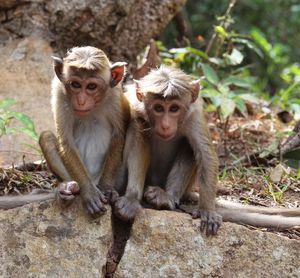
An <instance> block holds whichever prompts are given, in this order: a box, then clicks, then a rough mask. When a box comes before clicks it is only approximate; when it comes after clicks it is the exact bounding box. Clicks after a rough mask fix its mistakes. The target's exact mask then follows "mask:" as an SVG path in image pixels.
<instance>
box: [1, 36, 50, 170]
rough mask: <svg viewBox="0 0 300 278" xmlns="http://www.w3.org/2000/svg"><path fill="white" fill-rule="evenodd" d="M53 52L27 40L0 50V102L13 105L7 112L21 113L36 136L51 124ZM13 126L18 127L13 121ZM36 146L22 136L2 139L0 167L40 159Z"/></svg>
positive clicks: (40, 42) (34, 40) (39, 42)
mask: <svg viewBox="0 0 300 278" xmlns="http://www.w3.org/2000/svg"><path fill="white" fill-rule="evenodd" d="M51 55H53V51H52V49H51V47H50V46H49V44H48V42H46V41H45V40H43V39H37V38H34V37H28V38H26V39H21V40H14V41H12V42H9V43H7V44H6V46H2V47H1V46H0V60H1V79H0V100H2V99H4V98H12V99H14V100H15V101H16V104H15V105H13V106H12V107H11V108H10V110H11V111H18V112H23V113H25V114H26V115H28V116H29V117H30V118H31V119H32V120H33V121H34V123H35V127H36V130H37V133H40V132H41V131H43V130H46V129H50V130H52V131H54V121H53V116H52V112H51V107H50V84H51V79H52V77H53V74H54V73H53V69H52V58H51ZM11 124H12V126H14V125H17V123H16V122H15V121H13V122H12V123H11ZM38 150H39V147H38V144H37V142H35V141H34V140H32V139H31V138H30V137H28V136H27V135H24V134H22V133H21V134H20V133H17V134H11V135H4V136H2V137H1V144H0V153H1V155H0V156H1V159H0V166H1V165H2V166H3V165H11V163H15V164H20V163H22V161H23V155H24V153H25V156H26V157H25V161H26V162H29V161H34V160H39V159H41V155H40V153H39V152H38Z"/></svg>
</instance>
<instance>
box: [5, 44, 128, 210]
mask: <svg viewBox="0 0 300 278" xmlns="http://www.w3.org/2000/svg"><path fill="white" fill-rule="evenodd" d="M125 66H126V63H122V62H119V63H115V64H111V63H110V61H109V60H108V58H107V56H106V55H105V53H104V52H103V51H102V50H100V49H97V48H95V47H91V46H86V47H74V48H72V49H71V50H69V51H68V52H67V55H66V57H65V58H64V59H63V60H62V59H60V58H57V57H54V70H55V74H56V76H55V78H54V79H53V82H52V91H51V94H52V100H51V104H52V110H53V114H54V121H55V126H56V132H57V136H55V135H54V134H53V133H52V132H51V131H44V132H42V133H41V135H40V140H39V143H40V146H41V149H42V151H43V154H44V156H45V159H46V161H47V163H48V165H49V168H50V169H51V171H52V172H53V173H54V174H55V175H56V176H57V177H58V178H59V179H60V180H62V181H64V182H69V181H75V182H76V183H77V184H78V186H79V188H80V196H81V199H82V201H83V205H84V207H85V208H86V209H87V211H88V212H89V213H90V214H92V215H94V214H102V213H104V212H105V211H106V208H105V204H106V203H107V198H106V196H105V192H109V191H111V190H112V189H113V187H114V185H115V184H114V183H115V176H116V174H117V172H118V171H119V169H120V167H121V163H122V155H123V147H124V144H125V135H126V129H127V126H128V124H129V121H130V107H129V103H128V101H127V99H126V97H125V96H124V94H123V91H122V88H121V84H120V81H121V80H122V79H123V76H124V73H125ZM64 184H68V183H64ZM72 184H74V183H73V182H72ZM58 192H59V194H58V196H59V198H61V199H63V200H64V199H65V200H69V199H72V192H73V191H72V190H71V191H70V190H68V188H67V187H66V186H64V185H63V186H59V189H58ZM0 206H1V199H0Z"/></svg>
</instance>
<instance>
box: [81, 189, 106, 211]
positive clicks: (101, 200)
mask: <svg viewBox="0 0 300 278" xmlns="http://www.w3.org/2000/svg"><path fill="white" fill-rule="evenodd" d="M84 189H85V190H84V191H83V190H81V196H82V202H83V206H84V207H85V208H86V210H87V212H88V213H89V214H90V215H91V216H95V217H96V216H99V215H103V214H104V213H105V212H106V210H107V209H106V207H105V205H106V204H107V203H108V201H107V199H106V197H105V195H104V194H103V193H102V192H101V191H100V190H99V189H98V188H97V187H96V186H94V185H92V184H91V185H89V186H87V187H86V188H84Z"/></svg>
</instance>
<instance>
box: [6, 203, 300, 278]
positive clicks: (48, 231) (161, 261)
mask: <svg viewBox="0 0 300 278" xmlns="http://www.w3.org/2000/svg"><path fill="white" fill-rule="evenodd" d="M198 225H199V221H198V220H192V219H191V217H190V216H189V215H186V214H183V213H177V212H167V211H154V210H149V209H144V210H142V211H141V212H140V213H139V215H138V217H137V219H136V221H135V223H134V225H133V228H132V233H131V237H130V239H129V241H128V242H127V246H126V248H125V253H124V255H123V258H122V259H121V262H120V264H119V267H118V269H117V271H116V273H115V276H114V277H119V278H120V277H124V278H125V277H126V278H128V277H129V278H130V277H134V278H138V277H143V278H144V277H145V278H147V277H149V278H150V277H151V278H152V277H153V278H155V277H278V278H279V277H280V278H281V277H300V241H296V240H290V239H288V238H285V237H280V236H277V235H275V234H272V233H267V232H260V231H256V230H250V229H248V228H245V227H243V226H239V225H235V224H230V223H224V225H223V226H222V227H221V229H220V231H219V233H218V235H217V236H215V237H209V238H208V237H206V236H204V235H202V234H201V233H199V231H198ZM111 238H112V231H111V220H110V213H109V212H108V213H107V214H106V215H104V216H102V217H101V218H98V219H94V220H92V219H90V218H89V217H88V216H87V215H85V214H84V213H83V211H82V208H81V207H80V206H79V205H76V204H75V205H74V206H72V207H70V208H69V209H67V210H65V211H63V212H62V211H61V209H60V207H56V206H53V205H52V203H51V202H46V203H43V204H35V205H27V206H25V207H22V208H17V209H13V210H9V211H1V212H0V245H1V252H0V261H1V265H0V276H1V277H4V278H6V277H7V278H8V277H101V276H102V275H103V273H102V266H103V265H104V264H105V262H106V255H107V252H108V248H109V245H110V243H111Z"/></svg>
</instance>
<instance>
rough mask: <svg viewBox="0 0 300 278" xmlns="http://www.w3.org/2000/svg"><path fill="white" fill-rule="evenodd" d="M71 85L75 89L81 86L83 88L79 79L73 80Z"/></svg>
mask: <svg viewBox="0 0 300 278" xmlns="http://www.w3.org/2000/svg"><path fill="white" fill-rule="evenodd" d="M70 85H71V87H72V88H73V89H79V88H81V84H80V83H79V82H77V81H72V82H71V84H70Z"/></svg>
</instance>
